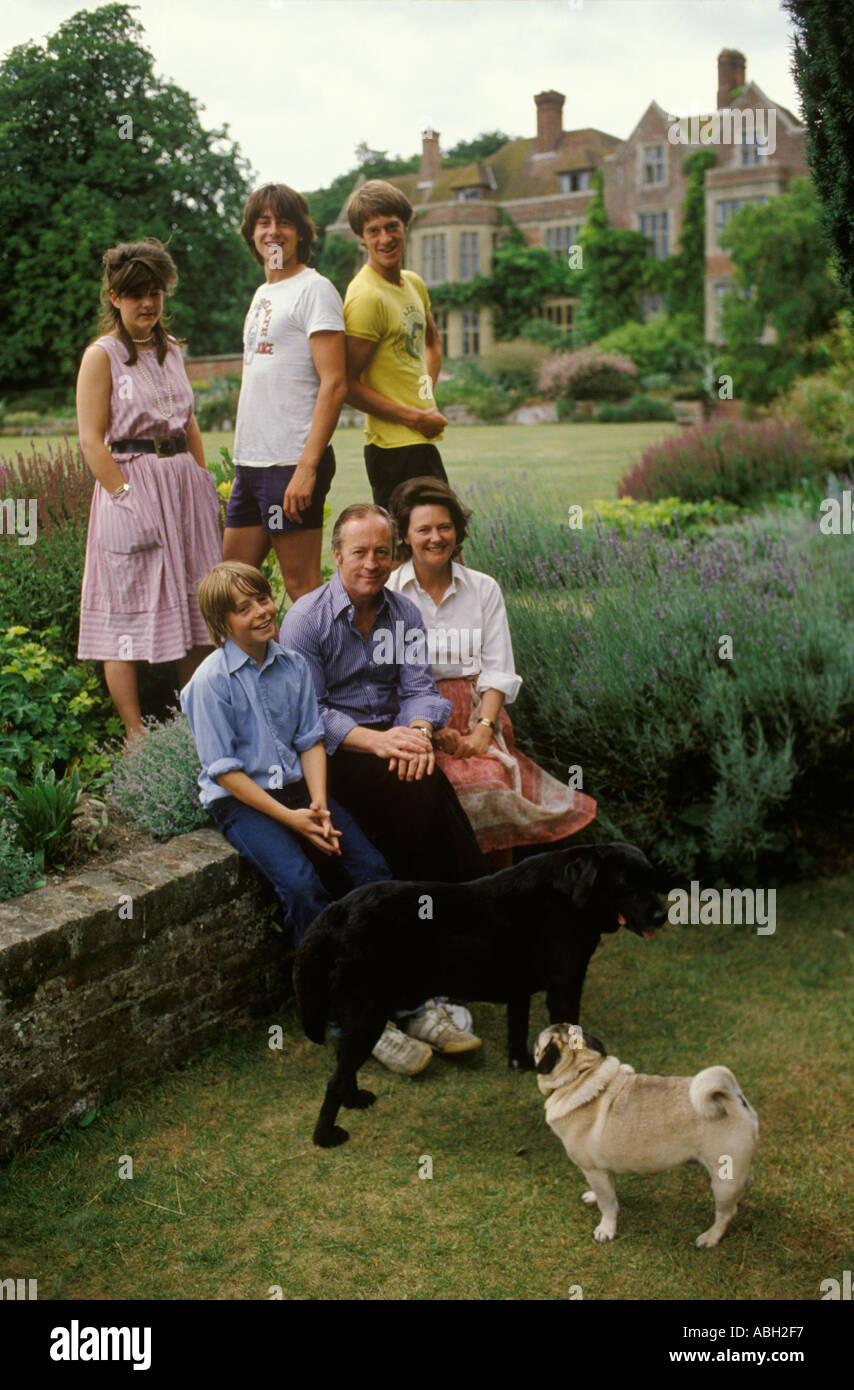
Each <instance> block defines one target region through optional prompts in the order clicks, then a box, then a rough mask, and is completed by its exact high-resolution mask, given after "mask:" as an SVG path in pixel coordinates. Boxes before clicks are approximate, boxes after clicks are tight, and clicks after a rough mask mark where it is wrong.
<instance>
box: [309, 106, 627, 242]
mask: <svg viewBox="0 0 854 1390" xmlns="http://www.w3.org/2000/svg"><path fill="white" fill-rule="evenodd" d="M622 143H623V142H622V141H621V140H619V139H618V138H617V136H616V135H608V134H606V133H605V132H604V131H602V130H595V129H594V128H592V127H587V128H586V129H585V130H565V131H564V132H563V133H562V135H561V137H560V140H559V141H558V144H557V148H556V149H555V150H553V151H550V152H549V153H548V154H536V153H535V146H536V140H535V139H534V138H530V139H518V140H508V142H507V144H506V145H502V146H501V148H500V149H498V150H496V151H495V153H494V154H492V155H490V157H489V159H487V160H483V161H481V162H480V163H479V164H478V163H474V164H467V165H465V166H464V167H462V168H459V167H457V168H449V169H441V170H440V172H439V177H438V178H437V179H436V180H435V181H434V182H433V183H429V184H428V183H422V182H421V175H420V173H418V174H397V175H395V176H394V177H393V178H390V179H389V180H388V182H389V183H391V184H394V186H395V188H399V189H400V190H401V192H402V193H405V194H406V196H407V198H408V199H409V201H410V202H411V204H412V206H413V207H414V208H415V210H416V212H417V211H418V210H419V209H420V208H428V207H432V206H435V205H437V204H441V203H450V202H453V199H454V190H455V189H458V188H473V187H476V186H480V187H481V188H482V189H483V202H485V203H490V204H499V203H505V202H508V201H511V200H513V199H516V198H542V197H544V196H547V195H548V194H552V193H558V192H559V189H558V185H557V175H558V174H563V173H567V172H569V171H571V170H575V169H596V168H598V167H599V165H600V164H601V163H602V160H603V158H604V157H605V156H606V155H608V154H610V153H611V152H612V151H613V150H616V149H617V148H618V147H619V146H620V145H621V144H622ZM490 173H491V174H492V178H491V179H490V177H489V176H490ZM346 221H347V204H346V202H345V204H344V206H343V208H342V209H341V212H340V213H339V215H338V220H337V222H336V223H335V226H336V227H339V226H340V225H341V224H342V223H346Z"/></svg>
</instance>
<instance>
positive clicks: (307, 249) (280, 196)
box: [240, 183, 317, 265]
mask: <svg viewBox="0 0 854 1390" xmlns="http://www.w3.org/2000/svg"><path fill="white" fill-rule="evenodd" d="M268 210H269V211H270V212H271V213H272V214H273V216H274V217H277V218H279V219H280V220H281V221H284V222H293V224H294V226H295V227H296V229H297V260H298V261H299V262H300V265H308V258H309V256H310V255H311V248H312V246H313V245H314V239H315V237H316V236H317V228H316V227H315V225H314V223H313V221H312V220H311V212H310V211H309V206H308V203H307V202H306V200H305V198H304V197H303V196H302V194H301V193H297V192H296V190H295V189H293V188H289V187H288V185H287V184H286V183H265V184H264V187H263V188H258V189H256V190H255V192H254V193H252V194H251V195H250V197H249V199H248V200H247V203H246V207H245V208H244V209H243V221H242V222H241V224H240V235H241V236H242V237H243V240H244V241H245V242H246V245H247V246H248V247H249V251H250V253H251V255H252V259H253V260H254V261H257V262H258V264H259V265H263V264H264V259H263V257H262V256H259V255H258V252H257V250H256V249H255V242H254V241H253V240H252V236H253V233H254V231H255V223H256V222H257V221H258V218H259V217H261V216H262V215H263V214H264V213H265V212H267V211H268Z"/></svg>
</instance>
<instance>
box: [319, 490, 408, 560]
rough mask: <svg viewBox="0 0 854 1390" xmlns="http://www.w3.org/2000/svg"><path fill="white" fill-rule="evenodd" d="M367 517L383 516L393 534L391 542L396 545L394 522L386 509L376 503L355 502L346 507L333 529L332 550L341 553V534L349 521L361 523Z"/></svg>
mask: <svg viewBox="0 0 854 1390" xmlns="http://www.w3.org/2000/svg"><path fill="white" fill-rule="evenodd" d="M365 516H381V517H382V519H383V521H386V522H388V529H389V532H390V533H391V542H392V545H394V522H393V521H392V518H391V516H390V514H389V513H388V512H387V511H386V509H385V507H378V506H377V504H376V502H353V503H352V505H351V506H349V507H345V508H344V510H343V512H342V513H341V515H340V516H339V517H338V519H337V521H336V522H335V525H334V526H333V528H332V549H333V550H337V551H338V553H339V555H340V553H341V532H342V531H343V530H344V527H345V526H346V525H347V522H348V521H361V519H362V517H365Z"/></svg>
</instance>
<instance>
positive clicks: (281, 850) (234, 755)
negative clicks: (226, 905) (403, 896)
mask: <svg viewBox="0 0 854 1390" xmlns="http://www.w3.org/2000/svg"><path fill="white" fill-rule="evenodd" d="M199 607H200V608H201V610H202V615H203V617H204V619H205V622H206V623H207V626H208V631H209V632H210V635H211V641H212V642H214V643H215V644H216V648H217V649H216V651H214V652H212V653H211V654H210V656H208V657H206V658H205V660H204V661H203V662H202V663H201V665H200V666H199V667H198V668H197V670H196V671H195V673H194V675H193V677H192V679H191V680H190V681H189V683H188V684H187V685H186V686H185V687H184V689H183V690H182V691H181V706H182V708H183V710H184V712H185V714H186V715H187V718H188V720H189V722H190V727H191V729H192V731H193V737H194V738H195V740H196V747H197V749H198V753H199V760H200V761H201V764H202V771H201V773H200V775H199V786H200V788H201V794H200V800H201V802H202V805H203V806H204V807H205V808H206V810H207V811H208V812H209V813H210V815H211V816H212V817H213V819H214V821H215V822H216V824H217V826H218V828H219V829H220V830H221V831H222V833H223V835H225V837H226V839H227V840H229V841H230V843H231V844H232V845H234V847H235V849H236V850H237V851H238V852H239V853H240V854H241V855H243V857H244V858H246V859H248V860H249V862H250V863H251V864H254V865H255V867H256V868H257V869H258V870H260V872H261V873H262V874H263V875H264V877H265V878H267V879H268V880H269V881H270V883H272V885H273V887H274V888H275V890H276V893H277V894H278V896H279V898H280V900H281V903H282V906H283V908H284V910H285V918H286V921H287V923H288V925H289V926H290V927H291V930H292V932H293V939H294V944H298V943H299V942H300V941H301V939H302V937H303V935H304V934H305V932H306V930H307V928H308V927H309V926H310V924H311V923H312V922H313V921H314V918H315V917H316V916H317V915H318V913H319V912H322V911H323V909H324V908H325V907H327V906H328V904H329V903H331V902H332V901H333V899H334V898H336V897H340V896H341V895H342V894H343V893H347V892H349V891H350V889H352V888H356V887H358V886H359V885H361V884H363V883H375V882H377V881H379V880H381V879H390V878H391V873H390V872H389V868H388V865H387V864H386V862H385V860H384V859H383V857H382V855H381V854H380V853H379V852H378V851H377V850H375V849H374V847H373V845H372V844H370V842H369V841H368V840H367V839H366V838H365V836H364V835H363V833H362V831H361V830H360V829H359V827H358V826H357V824H356V822H355V821H354V820H353V819H352V817H351V816H349V815H348V814H347V812H346V811H345V810H344V809H343V807H341V806H339V805H338V804H337V803H336V802H335V801H330V800H327V796H326V752H325V750H324V747H323V732H324V729H323V721H322V719H321V717H320V713H319V710H318V705H317V697H316V695H315V692H314V683H313V681H312V678H311V672H310V671H309V668H308V665H307V663H306V661H305V659H304V658H303V657H302V656H300V655H299V654H298V653H297V652H292V651H285V650H284V648H283V647H281V646H280V645H279V643H278V642H277V641H276V640H275V633H276V606H275V603H274V602H273V596H272V593H271V591H270V585H269V584H268V582H267V580H266V579H265V578H264V576H263V574H261V572H260V570H257V569H255V568H254V567H253V566H252V565H245V564H242V563H240V562H238V561H228V562H226V563H224V564H221V565H216V566H215V567H214V569H212V570H211V571H210V573H209V574H207V575H205V577H204V579H203V580H202V583H201V585H200V586H199ZM333 816H334V818H335V819H334V824H333ZM339 842H340V843H339Z"/></svg>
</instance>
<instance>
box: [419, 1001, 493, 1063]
mask: <svg viewBox="0 0 854 1390" xmlns="http://www.w3.org/2000/svg"><path fill="white" fill-rule="evenodd" d="M406 1031H407V1033H408V1034H409V1036H410V1037H411V1038H420V1039H421V1040H422V1042H425V1043H429V1044H430V1046H431V1047H432V1048H433V1050H434V1051H435V1052H446V1053H449V1054H451V1053H456V1052H473V1051H474V1050H475V1048H477V1047H480V1045H481V1043H480V1038H476V1037H475V1035H474V1033H467V1032H464V1030H463V1029H462V1028H458V1027H457V1026H456V1024H455V1023H454V1020H453V1019H452V1017H451V1011H450V1009H449V1008H448V1006H447V1004H433V1005H431V1006H430V1007H428V1008H427V1009H426V1010H425V1012H424V1013H423V1014H421V1015H420V1016H419V1017H418V1018H408V1019H407V1020H406Z"/></svg>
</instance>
